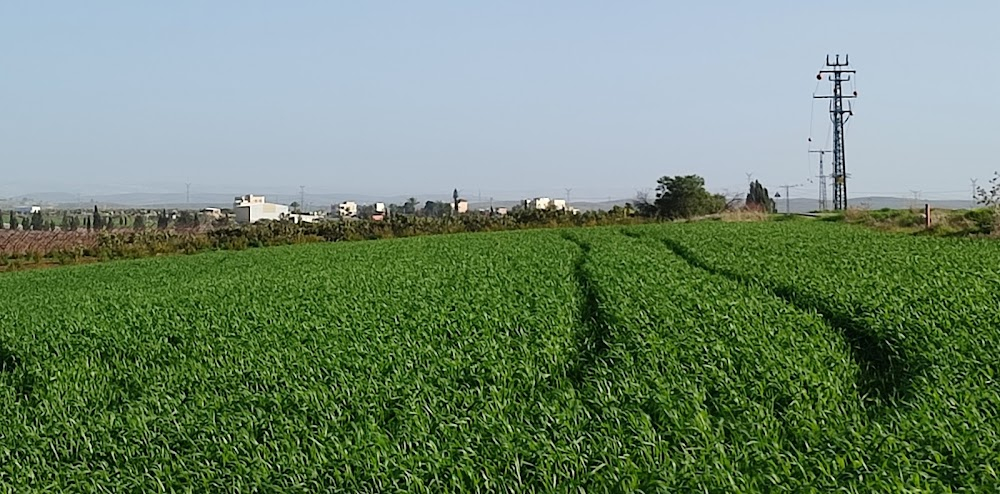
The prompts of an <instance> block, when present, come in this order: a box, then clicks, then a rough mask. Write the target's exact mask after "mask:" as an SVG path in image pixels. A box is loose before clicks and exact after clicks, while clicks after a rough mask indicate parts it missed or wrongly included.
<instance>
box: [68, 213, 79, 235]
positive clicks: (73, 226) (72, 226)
mask: <svg viewBox="0 0 1000 494" xmlns="http://www.w3.org/2000/svg"><path fill="white" fill-rule="evenodd" d="M79 229H80V218H77V217H76V215H73V216H70V217H69V230H70V231H71V232H75V231H76V230H79Z"/></svg>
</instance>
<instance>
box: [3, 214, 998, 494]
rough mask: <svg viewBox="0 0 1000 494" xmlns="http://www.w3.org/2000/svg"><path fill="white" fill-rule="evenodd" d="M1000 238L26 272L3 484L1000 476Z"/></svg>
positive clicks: (634, 236)
mask: <svg viewBox="0 0 1000 494" xmlns="http://www.w3.org/2000/svg"><path fill="white" fill-rule="evenodd" d="M998 268H1000V244H996V243H993V242H990V241H983V240H962V239H941V238H920V237H912V236H901V235H888V234H880V233H875V232H871V231H867V230H863V229H860V228H856V227H851V226H846V225H837V224H829V223H821V222H810V221H802V222H767V223H720V222H702V223H691V224H670V225H648V226H634V227H627V228H592V229H567V230H534V231H519V232H500V233H488V234H462V235H449V236H438V237H419V238H409V239H400V240H384V241H375V242H357V243H331V244H311V245H303V246H294V247H278V248H268V249H255V250H247V251H240V252H217V253H208V254H200V255H193V256H183V257H171V258H158V259H144V260H136V261H121V262H111V263H106V264H96V265H87V266H75V267H66V268H56V269H49V270H39V271H31V272H18V273H7V274H4V275H2V276H0V300H2V301H3V302H4V304H3V306H2V307H0V406H2V409H3V413H2V415H0V491H4V492H7V491H9V492H33V491H51V492H65V491H73V492H80V491H83V492H120V491H126V492H157V491H175V492H210V491H218V492H276V491H277V492H324V491H338V492H387V491H392V492H396V491H415V492H460V491H461V492H467V491H473V492H475V491H481V492H498V491H500V492H549V491H558V492H568V491H581V490H585V491H587V492H605V491H609V492H632V491H643V492H746V491H749V492H781V491H787V492H803V491H807V492H808V491H816V492H829V491H838V490H839V491H842V492H924V491H928V492H948V491H970V492H975V491H979V492H993V491H996V490H998V489H1000V481H998V479H997V471H996V469H997V468H1000V435H998V433H1000V387H998V383H997V381H996V380H997V379H998V376H1000V358H998V357H1000V350H998V348H1000V269H998Z"/></svg>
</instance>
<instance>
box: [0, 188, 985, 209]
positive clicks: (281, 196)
mask: <svg viewBox="0 0 1000 494" xmlns="http://www.w3.org/2000/svg"><path fill="white" fill-rule="evenodd" d="M251 192H253V193H256V194H262V195H264V196H265V197H267V200H268V201H269V202H277V203H280V204H291V203H292V202H297V201H298V200H299V195H298V194H289V193H277V194H269V193H268V192H267V191H266V190H258V191H251ZM243 193H246V192H243ZM237 195H242V194H241V193H239V192H236V193H228V194H226V193H192V194H191V201H190V203H189V202H187V201H186V198H185V195H184V194H183V193H175V192H172V193H148V192H133V193H117V194H105V195H78V194H72V193H66V192H36V193H31V194H25V195H21V196H17V197H12V198H7V199H5V200H0V208H9V207H12V206H22V205H29V204H31V205H40V206H46V207H52V208H81V207H83V208H89V207H91V206H92V205H94V204H97V205H98V206H99V207H101V208H134V207H143V208H156V209H159V208H166V209H201V208H205V207H217V208H224V207H231V206H232V204H233V198H234V197H236V196H237ZM407 199H408V197H407V196H401V195H395V196H374V195H366V194H348V193H335V194H306V201H305V202H306V207H307V208H308V209H311V210H317V209H328V208H329V207H330V206H331V205H333V204H338V203H340V202H343V201H354V202H357V203H359V204H366V203H367V204H371V203H374V202H385V203H395V204H402V203H404V202H406V200H407ZM417 199H418V201H419V202H420V204H423V203H424V202H426V201H428V200H431V201H451V196H449V195H444V194H439V195H431V196H422V197H417ZM632 200H633V199H631V198H629V199H616V200H611V201H573V202H572V206H573V207H575V208H578V209H580V210H583V211H593V210H607V209H611V208H612V207H614V206H624V205H625V203H627V202H631V201H632ZM925 202H927V203H930V205H931V207H933V208H939V209H967V208H971V207H975V203H974V202H973V201H968V200H930V201H914V200H912V199H907V198H900V197H877V196H872V197H852V198H850V200H849V204H850V206H851V207H864V208H868V209H882V208H892V209H906V208H910V207H923V204H924V203H925ZM519 203H520V200H517V199H505V200H500V199H498V200H494V201H493V202H492V204H493V207H497V208H500V207H506V208H510V207H512V206H515V205H517V204H519ZM490 204H491V203H490V202H487V201H482V202H479V201H470V203H469V209H471V210H479V209H489V207H490ZM789 205H790V207H791V212H793V213H805V212H809V211H815V210H817V209H818V204H817V203H816V200H815V199H806V198H793V199H791V200H790V201H789ZM776 206H777V208H778V212H784V211H785V201H784V200H783V199H778V200H777V201H776Z"/></svg>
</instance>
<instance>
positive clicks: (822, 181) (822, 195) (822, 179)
mask: <svg viewBox="0 0 1000 494" xmlns="http://www.w3.org/2000/svg"><path fill="white" fill-rule="evenodd" d="M809 152H810V153H819V210H820V211H826V174H824V173H823V155H824V154H826V153H829V152H830V150H829V149H816V150H810V151H809Z"/></svg>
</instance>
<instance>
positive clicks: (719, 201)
mask: <svg viewBox="0 0 1000 494" xmlns="http://www.w3.org/2000/svg"><path fill="white" fill-rule="evenodd" d="M629 207H630V208H632V209H634V210H635V212H636V214H638V215H640V216H645V217H650V218H662V219H671V220H672V219H680V218H694V217H697V216H706V215H710V214H716V213H721V212H723V211H725V210H726V209H731V208H733V207H734V205H733V203H732V202H731V201H727V199H726V197H725V196H724V195H722V194H713V193H711V192H709V191H708V190H706V189H705V179H704V178H702V177H700V176H698V175H677V176H674V177H669V176H664V177H660V179H659V180H657V181H656V197H655V199H653V200H650V199H649V196H648V195H647V194H644V193H639V194H638V195H637V196H636V200H635V202H634V203H631V204H629ZM744 207H745V208H746V209H748V210H752V211H760V212H764V213H773V212H775V204H774V199H771V197H770V195H769V193H768V191H767V188H766V187H764V186H763V185H761V183H760V181H754V182H752V183H751V184H750V191H749V192H748V193H747V196H746V200H745V204H744Z"/></svg>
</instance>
